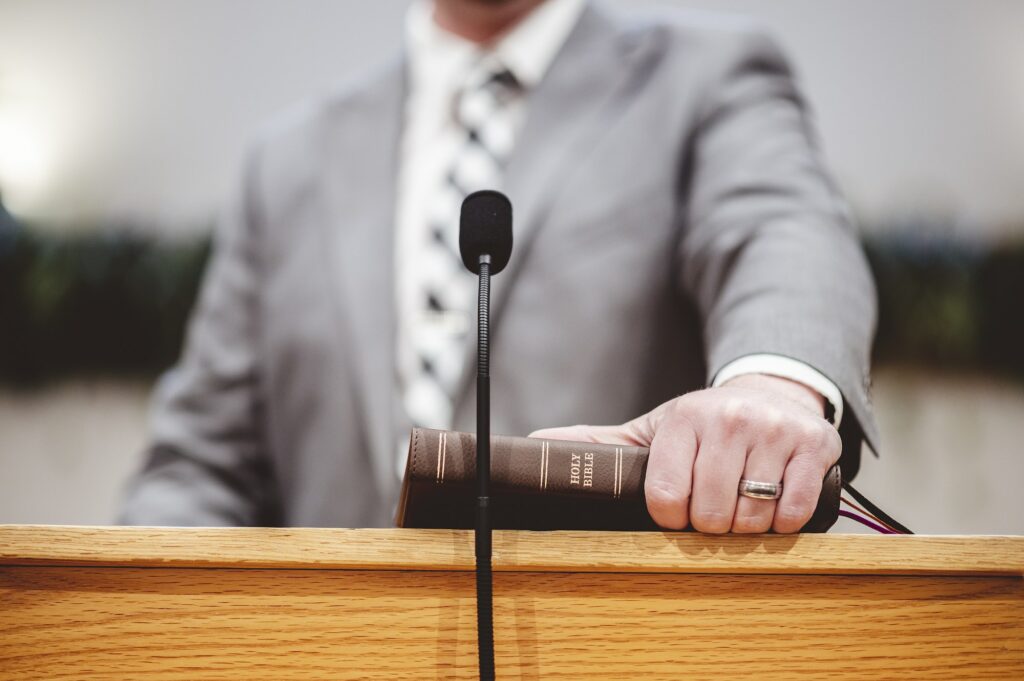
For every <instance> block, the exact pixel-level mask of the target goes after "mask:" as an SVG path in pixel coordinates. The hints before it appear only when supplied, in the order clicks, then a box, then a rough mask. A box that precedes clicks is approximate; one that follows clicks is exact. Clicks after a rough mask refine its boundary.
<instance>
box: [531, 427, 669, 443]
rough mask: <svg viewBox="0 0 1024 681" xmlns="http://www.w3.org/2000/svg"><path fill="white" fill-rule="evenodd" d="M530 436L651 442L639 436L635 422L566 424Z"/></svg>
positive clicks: (546, 438)
mask: <svg viewBox="0 0 1024 681" xmlns="http://www.w3.org/2000/svg"><path fill="white" fill-rule="evenodd" d="M530 437H534V438H540V439H542V440H569V441H572V442H596V443H599V444H607V445H630V446H635V447H647V446H649V445H650V442H649V441H647V442H644V441H643V440H642V439H641V438H638V437H637V432H636V428H635V427H634V423H633V422H632V421H630V422H629V423H624V424H622V425H621V426H582V425H579V426H565V427H562V428H542V429H541V430H535V431H533V432H532V433H530Z"/></svg>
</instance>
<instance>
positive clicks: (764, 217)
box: [680, 32, 877, 474]
mask: <svg viewBox="0 0 1024 681" xmlns="http://www.w3.org/2000/svg"><path fill="white" fill-rule="evenodd" d="M719 64H720V66H719V67H718V69H716V73H714V75H712V76H711V78H710V80H709V81H708V86H707V90H706V95H705V97H704V105H703V108H702V111H701V114H700V118H699V123H698V125H697V127H696V129H695V131H694V134H693V137H692V145H691V148H690V154H691V156H690V157H689V159H688V164H687V165H688V168H689V170H688V171H687V172H686V173H685V175H684V179H685V181H686V184H687V189H688V192H687V199H688V200H687V202H686V209H685V210H686V214H685V215H684V219H683V222H684V224H685V231H684V234H683V238H682V239H681V242H680V243H681V250H680V257H681V263H680V272H681V273H682V285H683V286H684V288H685V289H686V291H687V293H688V294H689V295H690V296H691V297H692V298H693V299H694V300H695V301H696V303H697V305H698V307H699V308H700V310H701V313H702V316H703V319H704V333H705V344H706V351H707V355H708V371H709V377H708V380H709V382H710V380H711V379H712V378H713V377H714V376H715V375H716V374H717V373H718V372H719V370H720V369H721V368H722V367H724V366H725V365H727V364H729V363H730V362H732V361H734V360H736V359H738V358H741V357H745V356H747V355H758V354H775V355H780V356H783V357H789V358H792V359H795V360H799V361H800V362H803V363H805V364H807V365H809V366H810V367H813V368H814V369H816V370H817V371H819V372H820V373H821V374H822V375H824V376H825V377H827V378H828V379H829V380H831V381H832V382H833V383H834V384H835V385H836V386H838V387H839V390H840V391H841V393H842V398H843V400H844V403H845V405H846V407H847V413H848V414H849V415H848V416H847V417H844V423H843V425H842V427H841V429H840V432H841V434H843V435H844V447H843V452H844V453H843V463H844V474H852V473H855V471H856V468H857V465H858V464H859V452H860V445H861V442H862V437H864V438H866V439H867V441H868V444H869V445H870V446H871V448H872V449H874V450H877V447H876V443H877V435H876V432H877V431H876V426H875V421H874V416H873V415H872V411H871V407H870V401H869V398H868V379H867V377H868V375H869V356H870V349H871V342H872V339H873V336H874V328H875V319H876V298H875V288H874V283H873V281H872V278H871V275H870V272H869V269H868V267H867V262H866V259H865V258H864V254H863V252H862V250H861V248H860V245H859V242H858V240H857V238H856V235H855V231H854V229H853V226H852V222H851V219H850V216H849V214H848V210H847V208H846V206H845V203H844V202H843V201H842V199H841V198H840V196H839V194H838V192H837V191H836V189H835V187H834V185H833V183H832V182H831V180H830V178H829V176H828V174H827V171H826V170H825V168H824V165H823V163H822V161H821V158H820V157H819V154H818V152H817V150H816V149H815V145H814V139H813V133H812V130H811V127H810V124H809V121H808V114H807V112H806V110H805V106H804V103H803V101H802V99H801V97H800V95H799V93H798V91H797V89H796V87H795V85H794V82H793V77H792V74H791V72H790V69H789V66H788V64H787V62H786V60H785V58H784V56H783V55H782V53H781V51H780V50H779V49H778V48H777V46H776V45H775V44H774V43H773V42H772V41H771V40H770V39H769V38H768V37H767V36H765V35H764V34H761V33H757V32H750V33H745V34H742V35H740V36H738V37H736V38H735V39H733V40H732V41H731V45H730V47H729V51H728V55H727V56H726V58H724V59H721V60H719Z"/></svg>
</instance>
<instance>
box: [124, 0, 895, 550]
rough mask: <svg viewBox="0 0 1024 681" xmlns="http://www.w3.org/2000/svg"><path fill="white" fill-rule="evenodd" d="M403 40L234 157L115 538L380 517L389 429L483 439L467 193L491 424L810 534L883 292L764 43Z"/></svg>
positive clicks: (706, 522) (505, 14)
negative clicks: (637, 465) (487, 342)
mask: <svg viewBox="0 0 1024 681" xmlns="http://www.w3.org/2000/svg"><path fill="white" fill-rule="evenodd" d="M406 43H407V44H406V49H405V50H404V51H403V54H402V55H401V56H400V57H399V58H398V59H397V60H395V61H394V62H392V63H389V64H387V65H386V66H384V67H383V68H381V69H379V70H376V71H373V72H372V73H370V74H368V75H367V77H365V78H363V79H361V80H359V81H357V82H355V83H352V84H349V85H348V86H347V87H345V88H344V89H343V90H342V91H340V92H339V93H337V94H334V95H333V96H330V97H327V98H323V99H318V100H315V101H312V102H310V103H307V104H305V105H303V106H302V107H300V108H298V109H297V110H295V111H293V112H291V113H290V114H289V115H287V116H285V117H282V118H281V119H280V120H278V121H276V122H275V123H274V124H273V125H272V126H270V127H269V128H268V129H267V130H266V131H265V132H264V134H262V135H261V136H260V138H259V140H258V141H257V143H256V144H254V145H253V146H252V149H251V151H250V153H249V155H248V159H247V162H246V165H245V170H244V173H243V175H242V181H241V184H240V188H239V192H238V200H237V201H236V202H235V208H234V210H233V211H232V213H231V215H230V217H229V219H228V220H226V221H225V223H224V225H223V229H222V231H221V232H220V233H219V236H218V240H217V242H216V247H215V252H214V256H213V260H212V262H211V265H210V268H209V272H208V275H207V278H206V282H205V285H204V288H203V292H202V295H201V297H200V300H199V303H198V306H197V309H196V311H195V313H194V317H193V320H192V323H191V326H190V331H189V335H188V341H187V348H186V351H185V353H184V356H183V358H182V360H181V363H180V365H179V366H178V367H177V368H176V369H175V370H173V371H171V372H169V373H168V374H167V375H166V376H165V377H164V378H163V379H162V381H161V383H160V384H159V386H158V390H157V394H156V398H155V408H154V414H153V426H152V432H153V441H152V445H151V447H150V449H149V452H148V457H147V461H146V464H145V466H144V468H143V470H142V471H141V472H140V474H139V475H138V476H137V477H136V478H135V479H134V481H133V482H132V483H131V486H130V489H129V493H128V496H127V499H126V502H125V505H124V508H123V514H122V520H123V521H124V522H127V523H135V524H174V525H224V524H239V525H256V524H268V525H304V526H350V527H352V526H386V525H390V524H392V513H393V510H394V506H395V502H396V498H397V493H398V487H399V482H400V480H399V475H398V473H397V471H396V454H397V452H398V451H400V448H401V446H402V443H403V437H404V436H405V434H407V432H408V428H409V426H410V425H411V424H412V423H413V422H416V423H418V424H420V425H427V426H440V427H455V428H460V429H472V424H473V405H474V400H473V394H472V386H471V381H470V380H469V379H470V377H471V376H472V374H473V363H472V346H473V340H474V338H473V334H472V332H471V331H472V329H471V328H470V329H468V330H467V325H468V322H467V317H468V316H471V311H470V310H469V309H466V305H465V301H466V299H467V294H466V290H467V289H466V282H465V281H460V280H458V276H460V275H456V274H455V273H454V270H452V269H451V267H450V264H447V263H446V262H445V261H444V258H445V254H444V249H445V248H446V247H449V248H450V246H451V235H452V229H453V227H452V222H453V221H455V219H456V216H457V213H454V214H453V212H452V211H453V209H452V206H453V205H457V201H456V199H457V198H458V197H459V196H461V195H462V194H464V193H465V191H466V190H467V189H469V188H472V187H467V186H466V185H468V184H473V183H476V184H485V185H486V184H493V185H497V186H498V187H499V188H501V189H503V191H505V192H506V193H507V194H508V195H509V196H510V198H511V199H512V202H513V205H514V206H515V233H516V237H515V238H516V247H515V251H514V253H513V258H512V262H511V264H510V265H509V267H508V269H507V270H506V271H505V272H504V273H503V274H502V275H501V276H500V277H498V278H497V279H496V280H495V284H494V290H493V307H492V324H493V327H494V330H495V341H494V346H493V350H492V375H493V395H492V407H493V426H492V428H493V431H494V432H498V433H509V434H526V433H530V432H531V431H535V430H536V429H538V428H542V427H551V426H559V425H564V424H572V423H624V425H621V426H599V427H591V426H572V427H563V428H555V429H550V430H546V431H543V432H542V433H540V434H542V435H544V436H545V437H562V438H577V439H584V440H586V439H592V440H602V441H609V442H628V443H640V444H644V445H650V446H651V463H650V466H649V471H648V477H647V482H646V489H645V492H646V496H647V502H648V508H649V510H650V512H651V514H652V516H653V517H654V518H655V520H657V521H658V522H659V523H660V524H661V525H663V526H665V527H669V528H682V527H685V526H687V525H688V524H689V525H692V526H693V527H694V528H696V529H698V530H701V531H706V532H728V531H734V532H762V531H767V530H768V529H774V530H776V531H779V532H793V531H796V530H797V529H798V528H799V527H801V526H802V524H803V523H804V521H806V519H807V518H808V517H809V516H810V514H811V511H812V510H813V507H814V503H815V500H816V499H817V496H818V492H819V490H820V485H821V480H822V477H823V475H824V473H825V471H826V470H827V469H828V467H829V466H830V465H831V464H832V463H834V462H835V461H836V460H837V459H839V457H840V454H842V460H841V463H842V465H843V468H844V473H845V475H846V476H847V477H849V476H851V475H852V474H853V473H855V472H856V469H857V466H858V464H859V456H860V449H861V444H862V441H864V440H866V441H867V443H868V444H869V445H871V446H872V448H874V445H875V442H876V439H877V436H876V426H875V423H874V418H873V416H872V413H871V407H870V403H869V398H868V394H867V375H868V356H869V347H870V342H871V338H872V334H873V327H874V318H875V303H874V288H873V284H872V282H871V279H870V275H869V273H868V270H867V267H866V264H865V260H864V258H863V255H862V253H861V252H860V250H859V247H858V245H857V241H856V238H855V236H854V233H853V229H852V227H851V224H850V219H849V216H848V213H847V211H846V208H845V207H844V204H843V202H842V200H841V199H840V197H839V196H838V195H837V192H836V190H835V188H834V187H833V185H832V183H831V181H830V179H829V177H828V175H827V173H826V171H825V170H824V168H823V167H822V162H821V160H820V158H819V156H818V153H817V151H816V150H815V148H814V146H813V142H812V133H811V130H810V128H809V123H808V120H807V114H806V111H805V108H804V104H803V102H802V99H801V97H800V95H799V93H798V92H797V90H796V88H795V86H794V84H793V80H792V76H791V73H790V71H789V68H788V66H787V64H786V61H785V59H784V57H783V56H782V54H781V53H780V51H779V50H778V48H777V47H776V46H775V45H774V43H773V42H772V41H771V40H770V39H769V38H767V37H766V36H765V35H764V34H763V33H762V32H760V31H759V30H757V29H756V28H754V27H752V26H750V25H747V24H746V23H744V22H742V21H739V20H735V19H723V18H719V17H714V16H707V15H692V14H680V13H665V14H657V15H651V16H646V17H633V18H629V17H622V16H619V15H618V14H616V13H614V12H612V11H610V10H608V9H606V8H602V7H600V6H597V5H591V4H588V3H586V2H585V0H547V1H546V2H544V1H541V0H503V1H498V2H495V1H490V2H488V1H485V0H435V2H433V3H430V2H427V1H426V0H420V1H419V2H417V3H415V4H414V5H413V7H412V8H411V9H410V13H409V21H408V26H407V40H406ZM484 67H486V69H484V70H485V71H486V74H487V75H486V76H485V77H480V76H479V73H480V72H481V69H483V68H484ZM474 74H476V75H474ZM470 83H476V85H469V84H470ZM474 117H475V118H474ZM430 216H435V217H430ZM436 216H441V217H440V218H438V217H436ZM456 228H457V226H456ZM469 290H472V289H469ZM459 300H461V301H462V303H461V307H460V303H458V302H453V301H459ZM705 386H710V387H705ZM743 480H752V481H756V482H762V483H766V484H767V486H768V487H769V488H771V489H773V490H774V491H777V492H779V493H780V494H781V497H780V498H778V499H764V498H758V495H756V494H748V493H747V492H748V491H749V489H748V488H747V487H744V485H745V484H746V483H743V482H741V481H743ZM771 496H778V495H777V494H775V495H771Z"/></svg>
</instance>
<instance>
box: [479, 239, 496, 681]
mask: <svg viewBox="0 0 1024 681" xmlns="http://www.w3.org/2000/svg"><path fill="white" fill-rule="evenodd" d="M479 268H480V296H479V302H478V305H477V370H476V486H477V498H476V503H477V506H476V532H475V540H476V604H477V606H476V607H477V609H476V630H477V639H478V644H477V645H478V648H479V651H480V679H481V680H485V679H486V680H489V679H493V678H494V610H493V586H492V585H493V577H492V572H491V509H490V502H491V489H490V488H491V419H490V415H491V373H490V360H491V358H490V343H489V335H490V303H491V258H490V256H489V255H481V256H480V262H479Z"/></svg>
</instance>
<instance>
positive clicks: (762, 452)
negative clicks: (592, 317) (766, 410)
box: [732, 445, 792, 534]
mask: <svg viewBox="0 0 1024 681" xmlns="http://www.w3.org/2000/svg"><path fill="white" fill-rule="evenodd" d="M790 454H792V451H790V449H789V448H788V447H779V446H770V445H769V446H757V447H755V448H754V450H753V451H752V452H751V453H750V455H749V456H748V457H747V462H746V467H745V468H744V469H743V475H742V477H743V478H746V479H747V480H756V481H758V482H783V475H784V474H785V472H786V464H787V463H788V462H789V457H790ZM782 489H783V491H785V489H786V485H785V483H784V484H783V486H782ZM737 495H738V496H737V500H736V515H735V516H734V517H733V520H732V531H733V532H737V533H741V534H748V533H760V532H767V531H768V530H770V529H772V520H773V519H774V518H775V509H776V506H777V503H778V502H777V500H775V499H751V498H750V497H745V496H742V495H739V494H738V492H737Z"/></svg>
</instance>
